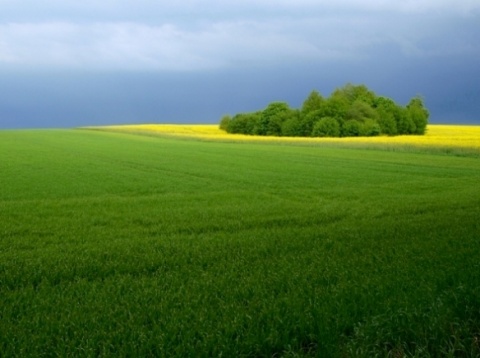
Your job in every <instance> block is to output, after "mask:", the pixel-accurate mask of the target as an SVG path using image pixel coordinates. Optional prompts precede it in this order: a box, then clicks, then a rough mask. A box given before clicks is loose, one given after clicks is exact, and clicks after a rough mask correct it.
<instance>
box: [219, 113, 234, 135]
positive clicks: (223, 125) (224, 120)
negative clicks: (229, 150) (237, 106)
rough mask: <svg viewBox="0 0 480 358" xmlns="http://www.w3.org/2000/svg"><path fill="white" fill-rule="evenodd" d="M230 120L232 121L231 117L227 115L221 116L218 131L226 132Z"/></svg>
mask: <svg viewBox="0 0 480 358" xmlns="http://www.w3.org/2000/svg"><path fill="white" fill-rule="evenodd" d="M231 120H232V117H230V116H229V115H228V114H227V115H225V116H223V117H222V119H221V120H220V129H223V130H224V131H226V130H227V128H228V125H229V124H230V121H231Z"/></svg>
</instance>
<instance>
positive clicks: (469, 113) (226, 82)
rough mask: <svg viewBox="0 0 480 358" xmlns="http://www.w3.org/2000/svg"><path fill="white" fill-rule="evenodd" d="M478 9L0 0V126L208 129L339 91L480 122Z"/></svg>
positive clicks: (411, 2)
mask: <svg viewBox="0 0 480 358" xmlns="http://www.w3.org/2000/svg"><path fill="white" fill-rule="evenodd" d="M479 64H480V1H478V0H397V1H393V0H370V1H368V0H336V1H332V0H329V1H323V0H316V1H315V0H276V1H274V0H242V1H229V0H222V1H220V0H202V1H199V0H198V1H195V0H178V1H175V2H173V1H172V0H168V1H164V0H136V1H133V0H130V1H126V0H102V1H99V0H95V1H93V0H83V1H77V0H75V1H73V0H57V1H54V0H23V1H19V0H0V128H15V127H21V128H25V127H74V126H82V125H103V124H114V123H152V122H158V123H217V122H218V121H219V118H220V117H221V116H222V115H223V114H226V113H230V114H235V113H237V112H243V111H252V110H258V109H261V108H263V107H265V106H266V105H267V104H268V103H269V102H271V101H275V100H280V101H286V102H288V103H289V104H290V105H291V106H292V107H299V106H300V105H301V103H302V101H303V99H304V98H305V97H306V96H307V95H308V93H309V92H310V91H311V90H313V89H317V90H319V91H320V92H321V93H322V94H323V95H325V96H328V95H329V94H330V92H331V91H332V90H333V89H335V88H336V87H340V86H343V85H344V84H346V83H347V82H351V83H354V84H360V83H362V84H365V85H367V86H368V87H370V88H371V89H373V90H374V91H375V92H377V93H378V94H381V95H385V96H388V97H391V98H393V99H394V100H396V101H397V102H399V103H401V104H405V103H406V102H408V100H409V99H410V98H411V97H413V96H415V95H417V94H420V95H422V96H423V97H424V98H425V102H426V104H427V107H428V108H429V109H430V110H431V118H430V121H431V122H434V123H435V122H436V123H479V124H480V65H479Z"/></svg>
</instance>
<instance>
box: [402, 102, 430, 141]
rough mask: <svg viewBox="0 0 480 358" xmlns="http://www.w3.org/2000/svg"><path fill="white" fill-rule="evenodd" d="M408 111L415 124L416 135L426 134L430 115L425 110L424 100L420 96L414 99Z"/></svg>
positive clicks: (409, 104) (408, 106)
mask: <svg viewBox="0 0 480 358" xmlns="http://www.w3.org/2000/svg"><path fill="white" fill-rule="evenodd" d="M407 111H408V113H409V115H410V118H411V119H412V121H413V123H415V134H425V131H426V128H427V124H428V117H429V115H430V114H429V112H428V110H427V109H426V108H425V106H424V104H423V100H422V98H421V97H419V96H417V97H414V98H412V99H411V100H410V102H409V103H408V104H407Z"/></svg>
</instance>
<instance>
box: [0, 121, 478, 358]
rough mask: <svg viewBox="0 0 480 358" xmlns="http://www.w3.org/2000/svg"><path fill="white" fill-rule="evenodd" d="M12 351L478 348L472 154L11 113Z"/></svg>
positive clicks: (100, 353) (354, 352) (6, 177)
mask: <svg viewBox="0 0 480 358" xmlns="http://www.w3.org/2000/svg"><path fill="white" fill-rule="evenodd" d="M0 356H1V357H12V356H18V357H69V356H71V357H106V356H109V357H127V356H128V357H137V356H138V357H175V356H177V357H217V356H223V357H282V356H287V357H303V356H318V357H375V356H378V357H403V356H416V357H441V356H446V357H478V356H480V159H479V158H478V156H466V157H458V156H453V155H446V154H434V153H428V152H422V151H420V150H419V151H418V152H408V151H405V152H402V151H398V152H396V151H384V150H379V149H349V148H342V147H338V148H336V147H335V146H329V147H322V146H315V145H296V144H295V143H290V144H288V143H283V144H282V143H277V142H275V143H268V142H265V143H246V142H243V143H242V142H240V143H235V142H213V141H199V140H193V139H182V138H168V137H163V138H161V137H152V136H142V135H135V134H128V133H110V132H100V131H89V130H31V131H30V130H23V131H0Z"/></svg>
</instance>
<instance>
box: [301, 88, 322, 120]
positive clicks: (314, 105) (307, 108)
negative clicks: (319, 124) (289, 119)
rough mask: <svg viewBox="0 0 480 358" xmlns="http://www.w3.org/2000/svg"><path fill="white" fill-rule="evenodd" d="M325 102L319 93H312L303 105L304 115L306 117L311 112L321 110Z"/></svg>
mask: <svg viewBox="0 0 480 358" xmlns="http://www.w3.org/2000/svg"><path fill="white" fill-rule="evenodd" d="M324 101H325V100H324V99H323V97H322V95H321V94H320V92H318V91H315V90H314V91H312V92H310V94H309V95H308V97H307V99H306V100H305V101H304V102H303V104H302V109H301V111H302V114H303V115H306V114H308V113H310V112H313V111H316V110H319V109H320V108H321V107H322V104H323V102H324Z"/></svg>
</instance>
